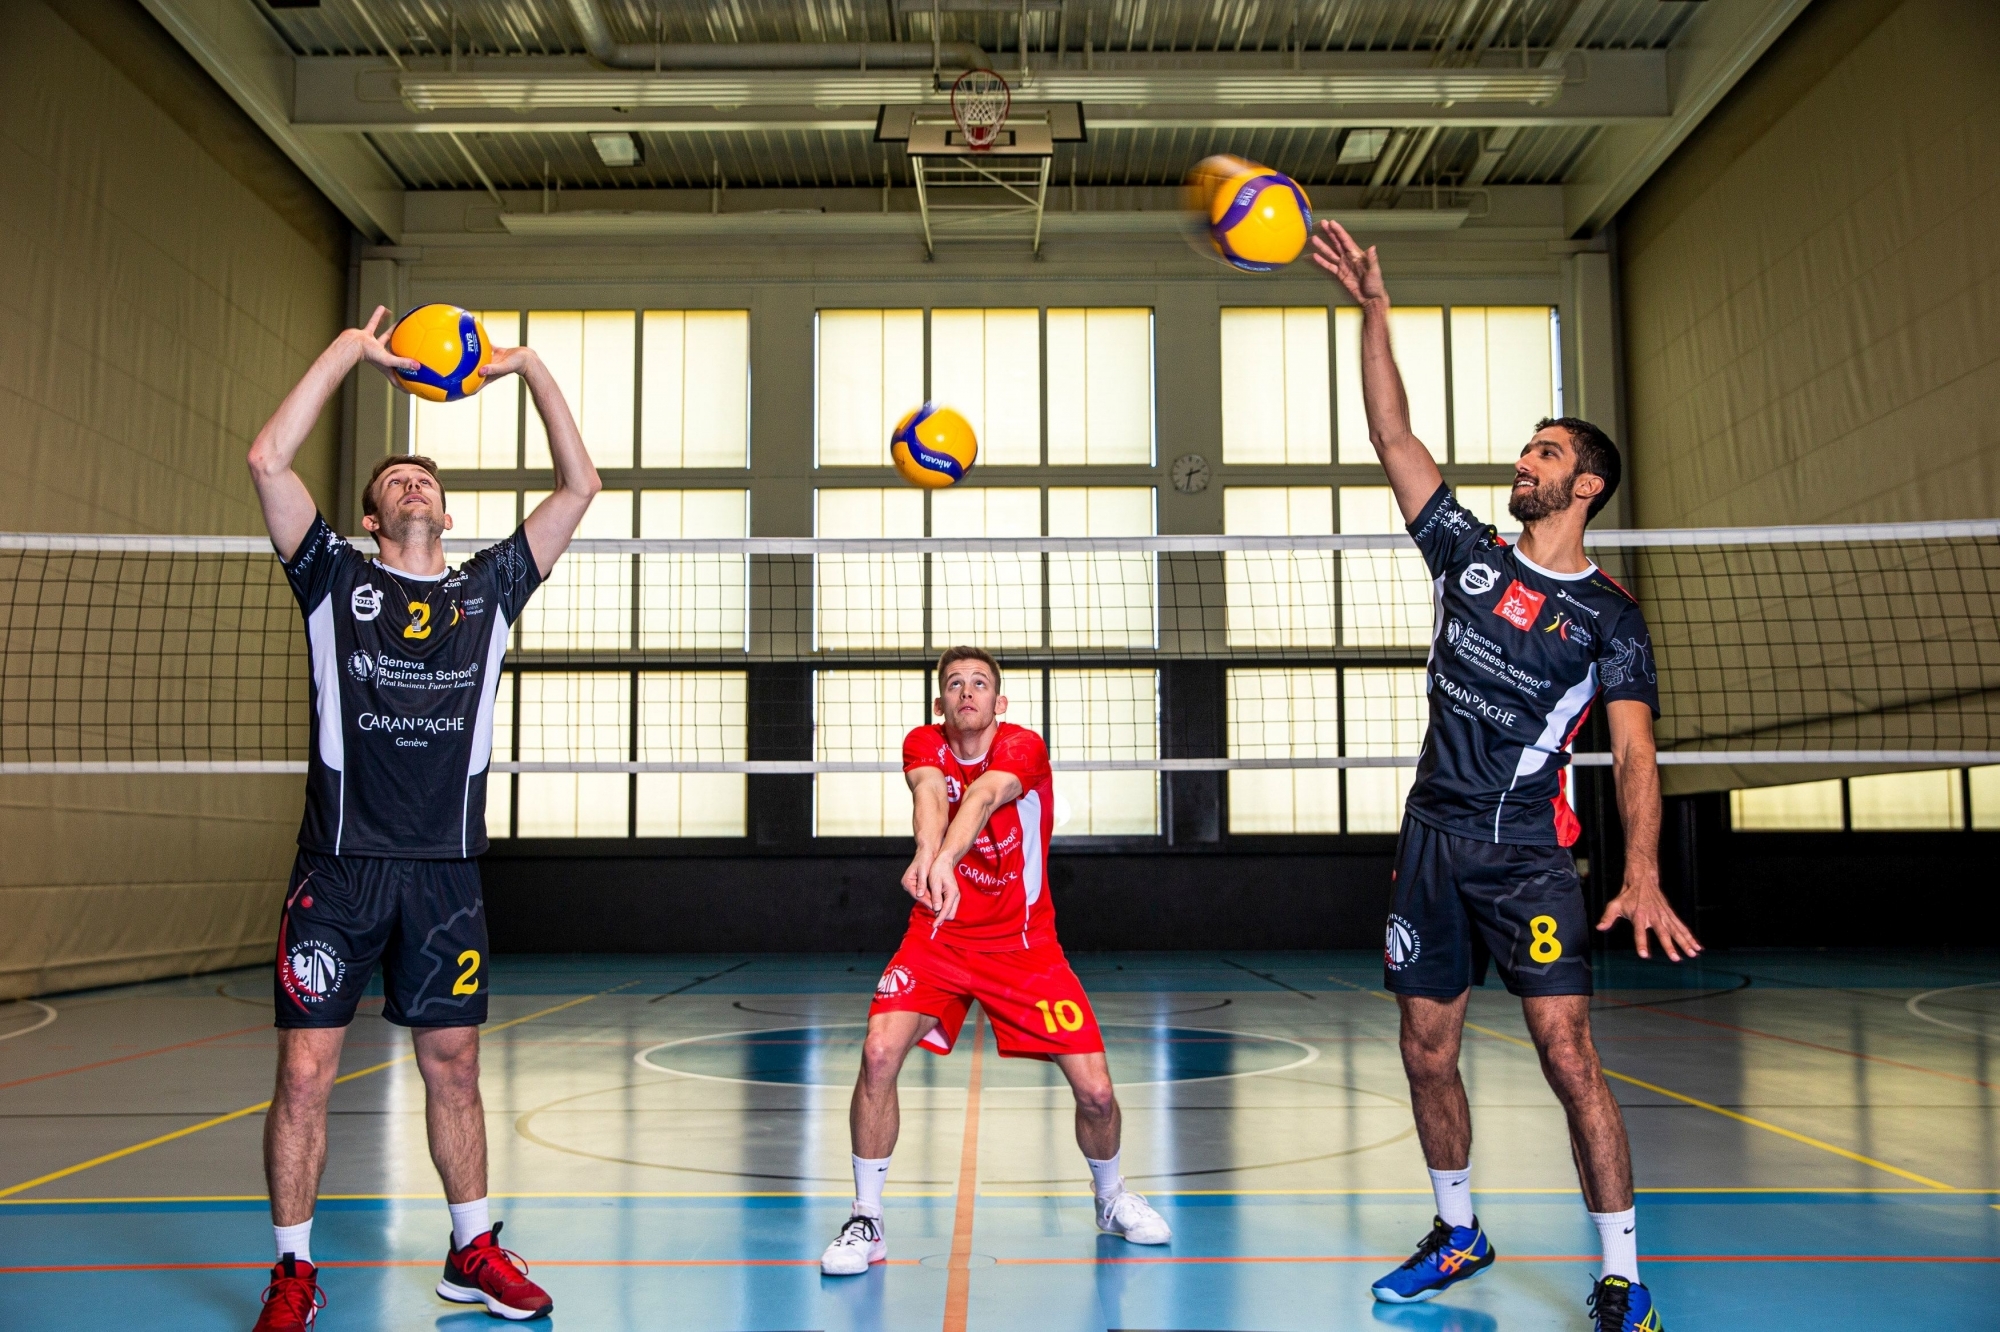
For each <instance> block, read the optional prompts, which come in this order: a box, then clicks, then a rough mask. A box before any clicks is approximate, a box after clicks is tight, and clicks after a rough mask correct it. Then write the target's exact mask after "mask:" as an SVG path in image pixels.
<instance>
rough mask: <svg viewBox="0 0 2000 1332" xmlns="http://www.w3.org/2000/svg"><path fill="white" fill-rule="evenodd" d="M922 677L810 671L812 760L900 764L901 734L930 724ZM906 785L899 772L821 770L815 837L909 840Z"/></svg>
mask: <svg viewBox="0 0 2000 1332" xmlns="http://www.w3.org/2000/svg"><path fill="white" fill-rule="evenodd" d="M924 677H925V673H924V672H923V671H921V670H916V671H815V672H814V673H813V757H814V758H816V759H819V760H821V761H823V762H832V761H837V762H850V763H852V762H866V761H870V760H881V761H887V762H899V761H900V760H901V759H902V757H903V737H904V736H905V735H907V734H909V732H910V729H911V728H912V727H914V726H921V725H922V724H923V723H924V722H926V721H928V720H929V719H930V703H929V696H928V693H927V691H926V687H925V678H924ZM911 809H912V806H911V803H910V788H909V784H908V783H907V782H906V781H905V780H904V777H903V774H902V773H900V772H822V773H817V774H815V775H814V777H813V831H814V834H815V835H816V836H819V837H908V836H910V835H911V821H910V820H911Z"/></svg>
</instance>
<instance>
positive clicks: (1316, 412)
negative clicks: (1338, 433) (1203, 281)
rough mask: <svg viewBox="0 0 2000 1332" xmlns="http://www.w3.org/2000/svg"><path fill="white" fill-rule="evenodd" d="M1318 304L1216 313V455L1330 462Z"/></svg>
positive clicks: (1322, 319) (1328, 397)
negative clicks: (1218, 319) (1219, 444)
mask: <svg viewBox="0 0 2000 1332" xmlns="http://www.w3.org/2000/svg"><path fill="white" fill-rule="evenodd" d="M1327 372H1328V365H1327V354H1326V309H1325V307H1324V306H1317V305H1312V306H1301V307H1272V308H1243V309H1225V310H1223V312H1222V460H1223V461H1224V462H1229V463H1284V464H1291V463H1298V464H1305V463H1319V464H1324V463H1328V462H1331V461H1332V460H1333V428H1332V409H1333V400H1332V393H1331V389H1330V386H1329V381H1328V377H1327Z"/></svg>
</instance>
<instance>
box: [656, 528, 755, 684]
mask: <svg viewBox="0 0 2000 1332" xmlns="http://www.w3.org/2000/svg"><path fill="white" fill-rule="evenodd" d="M639 535H640V536H642V537H679V538H687V537H736V538H742V537H746V536H749V535H750V492H749V491H747V490H648V491H643V492H641V493H640V495H639ZM749 581H750V560H749V557H748V556H744V555H642V556H640V557H639V646H641V647H647V648H736V649H739V650H740V649H742V648H743V647H744V646H745V643H746V637H745V636H746V634H747V632H748V629H747V620H746V615H747V608H748V605H749Z"/></svg>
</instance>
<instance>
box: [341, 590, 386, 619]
mask: <svg viewBox="0 0 2000 1332" xmlns="http://www.w3.org/2000/svg"><path fill="white" fill-rule="evenodd" d="M347 609H349V610H351V611H353V612H354V618H355V619H357V620H360V621H362V622H363V623H364V624H365V623H367V622H368V621H369V620H372V619H374V618H375V617H376V616H378V615H380V614H381V613H382V589H381V588H379V587H376V586H375V584H373V583H363V584H362V585H361V586H360V587H357V588H355V589H354V592H353V594H352V595H351V596H349V597H348V598H347Z"/></svg>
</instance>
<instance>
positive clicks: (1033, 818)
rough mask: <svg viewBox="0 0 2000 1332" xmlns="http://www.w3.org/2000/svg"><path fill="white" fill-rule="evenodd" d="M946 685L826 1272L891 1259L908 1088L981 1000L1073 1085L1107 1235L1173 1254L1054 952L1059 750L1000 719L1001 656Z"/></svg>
mask: <svg viewBox="0 0 2000 1332" xmlns="http://www.w3.org/2000/svg"><path fill="white" fill-rule="evenodd" d="M937 686H938V693H937V698H936V699H935V700H934V701H933V702H932V704H931V710H932V711H933V712H934V713H935V714H936V715H937V717H938V719H939V720H938V722H937V724H936V725H933V726H919V727H917V728H916V729H915V730H913V731H911V732H910V733H909V735H908V736H906V737H905V738H904V740H903V775H904V779H905V780H906V781H908V782H909V785H910V794H911V795H912V796H913V797H914V799H915V804H916V813H915V825H916V835H917V849H916V854H915V855H914V856H912V857H911V859H910V867H909V868H908V869H907V870H905V871H904V872H903V888H904V890H905V891H906V892H908V893H909V894H910V896H911V897H914V898H915V899H916V905H915V906H914V907H912V908H911V910H910V928H909V931H908V933H906V934H905V935H904V936H903V943H902V946H901V947H900V948H898V949H897V950H896V956H895V957H894V958H893V959H891V960H890V963H889V966H888V968H887V969H886V970H885V971H883V973H882V979H881V980H880V981H879V982H878V983H877V984H876V986H875V1001H874V1003H873V1004H871V1005H870V1006H869V1009H868V1035H867V1038H866V1040H865V1042H864V1044H863V1046H862V1050H861V1076H860V1079H859V1080H858V1081H857V1082H856V1083H855V1086H854V1099H853V1101H852V1102H851V1103H850V1104H849V1107H848V1114H847V1118H848V1125H849V1128H850V1129H851V1130H852V1133H853V1142H854V1210H853V1214H852V1215H851V1216H850V1217H849V1218H848V1220H847V1224H845V1225H843V1226H842V1227H841V1228H840V1234H839V1235H837V1236H835V1238H834V1241H833V1243H831V1244H829V1245H828V1246H827V1248H826V1252H825V1253H824V1254H823V1255H821V1257H820V1270H821V1271H823V1272H825V1273H826V1274H827V1275H828V1276H855V1275H858V1274H860V1273H862V1272H866V1271H867V1270H868V1266H869V1264H871V1263H879V1262H882V1261H884V1260H885V1259H886V1258H887V1257H888V1253H889V1249H888V1241H887V1239H886V1238H885V1236H884V1234H883V1228H882V1186H883V1184H884V1183H885V1182H886V1181H887V1179H888V1177H889V1159H890V1154H891V1153H892V1152H894V1151H895V1149H896V1133H897V1128H898V1124H899V1117H898V1112H897V1102H896V1077H897V1074H899V1073H900V1072H901V1071H902V1067H903V1061H904V1059H905V1058H907V1057H908V1056H909V1053H910V1051H911V1049H912V1048H914V1047H915V1046H918V1045H922V1046H924V1047H925V1048H926V1049H928V1050H930V1051H931V1052H932V1053H933V1054H941V1055H942V1054H949V1053H951V1049H952V1046H953V1045H954V1044H956V1043H957V1041H958V1034H959V1030H960V1028H961V1027H962V1026H963V1025H964V1023H965V1018H966V1014H967V1012H968V1011H969V1010H970V1009H971V1007H972V1003H973V1001H974V1000H978V1002H979V1007H980V1008H981V1010H983V1011H984V1012H985V1014H986V1016H987V1018H988V1019H989V1020H990V1021H991V1022H992V1023H993V1033H994V1036H995V1037H996V1038H997V1039H998V1042H999V1045H1000V1054H1001V1056H1002V1057H1003V1058H1005V1057H1012V1058H1028V1059H1047V1060H1052V1061H1053V1062H1054V1063H1055V1065H1056V1067H1057V1068H1059V1069H1061V1070H1062V1073H1063V1076H1064V1077H1065V1078H1067V1079H1068V1080H1069V1085H1070V1089H1071V1091H1073V1092H1074V1093H1075V1094H1076V1142H1077V1146H1079V1147H1081V1148H1082V1149H1083V1156H1084V1161H1085V1163H1086V1164H1087V1165H1088V1166H1089V1167H1090V1180H1091V1189H1092V1192H1093V1193H1094V1194H1095V1195H1096V1199H1097V1226H1098V1229H1100V1230H1103V1231H1105V1232H1107V1233H1109V1234H1113V1235H1122V1236H1124V1237H1125V1238H1126V1239H1127V1240H1130V1241H1131V1242H1132V1243H1134V1244H1165V1243H1166V1242H1167V1241H1168V1240H1170V1239H1172V1238H1173V1232H1172V1231H1171V1230H1170V1229H1168V1227H1167V1223H1166V1221H1165V1220H1164V1219H1162V1218H1161V1216H1160V1214H1159V1213H1158V1212H1156V1211H1154V1210H1153V1209H1152V1207H1150V1206H1149V1205H1148V1204H1147V1202H1146V1200H1145V1199H1144V1198H1142V1197H1140V1196H1139V1195H1138V1194H1136V1193H1132V1192H1130V1191H1129V1190H1127V1189H1126V1187H1125V1180H1124V1177H1123V1176H1122V1175H1121V1174H1120V1173H1119V1160H1118V1155H1119V1148H1118V1141H1119V1112H1118V1097H1117V1095H1116V1094H1115V1093H1114V1092H1113V1090H1112V1087H1111V1070H1110V1067H1109V1065H1108V1064H1107V1063H1106V1062H1105V1059H1104V1038H1103V1036H1102V1035H1101V1034H1100V1033H1099V1031H1098V1028H1097V1015H1096V1014H1095V1013H1093V1012H1092V1011H1091V1008H1090V997H1089V996H1088V995H1086V994H1085V993H1084V992H1083V983H1082V982H1081V981H1079V980H1078V979H1077V977H1076V973H1075V972H1074V971H1072V970H1070V965H1069V959H1068V958H1066V957H1064V956H1063V949H1062V944H1061V943H1060V942H1059V941H1058V940H1057V938H1056V918H1055V906H1054V903H1052V902H1051V901H1050V900H1049V879H1048V866H1049V833H1050V829H1051V827H1052V825H1053V823H1054V804H1055V792H1054V787H1053V785H1052V782H1051V778H1050V774H1049V751H1048V748H1047V747H1046V746H1045V745H1043V743H1042V738H1041V737H1040V736H1039V735H1036V734H1035V733H1034V732H1033V731H1031V730H1029V729H1028V728H1027V727H1025V726H1016V725H1014V724H1013V723H1012V722H1008V721H1003V720H1001V718H1002V717H1003V716H1004V715H1005V714H1006V711H1007V698H1006V696H1005V695H1004V694H1002V693H1001V692H1000V663H999V662H997V661H995V660H994V659H993V656H992V654H990V653H988V652H986V651H984V650H983V649H980V648H976V647H955V648H950V649H948V650H947V651H946V652H945V654H944V655H943V656H942V657H940V658H939V659H938V666H937ZM974 1030H975V1031H976V1030H977V1027H975V1028H974Z"/></svg>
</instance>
